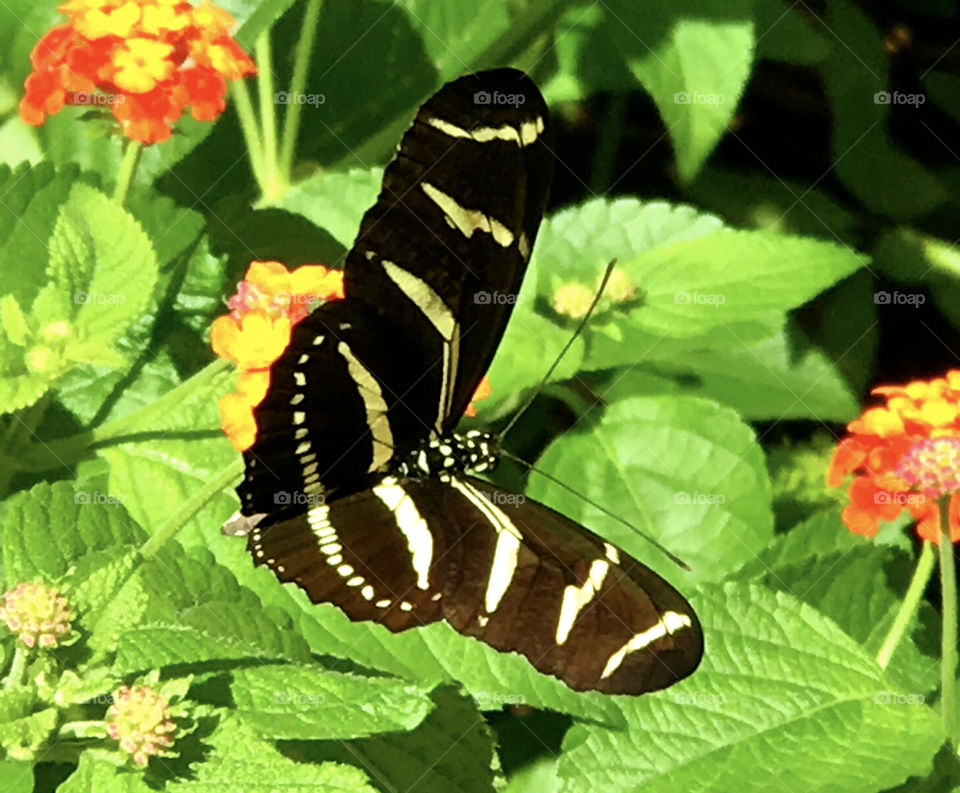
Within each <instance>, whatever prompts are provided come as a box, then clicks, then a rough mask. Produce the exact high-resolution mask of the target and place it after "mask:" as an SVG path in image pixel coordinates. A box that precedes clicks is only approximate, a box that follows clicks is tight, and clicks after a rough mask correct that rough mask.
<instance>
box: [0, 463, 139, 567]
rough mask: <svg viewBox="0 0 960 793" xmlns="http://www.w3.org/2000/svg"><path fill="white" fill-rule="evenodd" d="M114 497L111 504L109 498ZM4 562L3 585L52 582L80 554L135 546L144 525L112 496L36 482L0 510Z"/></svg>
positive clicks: (67, 486) (74, 561) (77, 558)
mask: <svg viewBox="0 0 960 793" xmlns="http://www.w3.org/2000/svg"><path fill="white" fill-rule="evenodd" d="M111 499H113V503H108V502H110V500H111ZM2 533H3V566H4V573H5V578H6V581H7V583H8V584H11V585H13V584H17V583H19V582H21V581H31V580H33V579H36V578H40V579H42V580H44V581H55V580H57V579H59V578H61V577H62V576H64V575H65V574H66V573H67V571H68V570H69V569H70V567H71V566H73V565H75V564H76V563H77V561H78V560H79V559H80V558H81V557H83V556H84V555H85V554H88V553H91V552H94V551H102V550H107V549H110V548H113V547H115V546H118V545H130V544H134V545H139V544H141V543H143V542H144V541H145V540H146V535H145V534H144V533H143V530H142V529H140V527H139V526H138V525H137V524H136V523H135V522H134V521H133V520H131V518H130V516H129V515H128V514H127V512H126V510H125V509H124V508H123V506H122V505H121V504H118V503H116V499H115V497H112V496H109V495H108V494H105V493H98V492H94V493H91V492H88V491H84V490H75V488H74V485H73V484H72V483H69V482H54V483H53V484H47V483H46V482H41V483H40V484H37V485H35V486H34V487H33V488H31V489H30V490H29V491H26V492H21V493H17V494H16V495H14V496H12V497H11V498H10V499H9V500H8V501H7V503H6V508H5V509H4V511H3V515H2Z"/></svg>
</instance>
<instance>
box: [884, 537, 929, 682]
mask: <svg viewBox="0 0 960 793" xmlns="http://www.w3.org/2000/svg"><path fill="white" fill-rule="evenodd" d="M935 561H936V555H935V554H934V551H933V543H932V542H924V543H923V547H922V548H921V549H920V558H919V559H918V560H917V567H916V569H915V570H914V571H913V579H912V580H911V581H910V586H909V587H908V588H907V594H906V595H904V597H903V601H902V602H901V603H900V609H899V610H898V611H897V616H896V617H894V619H893V624H892V625H891V626H890V631H889V632H888V633H887V636H886V638H885V639H884V640H883V645H882V646H881V647H880V652H878V653H877V663H878V664H879V665H880V668H881V669H886V668H887V665H888V664H889V663H890V659H891V658H892V657H893V654H894V652H895V651H896V649H897V646H898V645H899V644H900V640H901V639H902V638H903V635H904V633H906V630H907V628H908V627H909V625H910V623H911V622H913V619H914V617H915V616H916V614H917V609H919V608H920V602H921V599H922V597H923V593H924V591H925V590H926V588H927V584H928V583H929V581H930V575H931V573H933V563H934V562H935Z"/></svg>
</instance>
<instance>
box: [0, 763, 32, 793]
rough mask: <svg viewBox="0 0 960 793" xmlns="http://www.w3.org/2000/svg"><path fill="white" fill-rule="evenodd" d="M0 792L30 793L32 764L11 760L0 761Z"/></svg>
mask: <svg viewBox="0 0 960 793" xmlns="http://www.w3.org/2000/svg"><path fill="white" fill-rule="evenodd" d="M0 790H4V791H5V792H6V793H31V791H32V790H33V763H30V762H28V761H26V760H13V759H12V758H7V759H6V760H0Z"/></svg>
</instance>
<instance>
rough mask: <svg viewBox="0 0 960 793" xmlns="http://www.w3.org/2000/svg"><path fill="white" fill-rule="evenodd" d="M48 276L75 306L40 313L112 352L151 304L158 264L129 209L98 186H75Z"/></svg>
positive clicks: (56, 238) (83, 340)
mask: <svg viewBox="0 0 960 793" xmlns="http://www.w3.org/2000/svg"><path fill="white" fill-rule="evenodd" d="M48 276H49V277H50V278H51V280H52V282H53V284H55V285H56V287H55V288H56V289H57V290H58V291H59V292H60V294H61V295H62V296H69V301H70V302H71V303H73V304H74V308H73V310H72V312H71V314H70V315H69V316H50V317H42V318H40V317H38V318H39V319H41V320H42V321H46V322H50V321H54V320H70V321H71V324H72V325H73V327H74V328H75V329H76V330H75V332H74V333H75V337H74V336H71V338H70V342H71V343H74V340H75V339H76V341H77V342H80V343H81V344H82V343H90V344H93V345H96V346H99V347H101V348H103V349H105V350H108V351H109V350H112V347H113V345H114V344H115V342H116V341H117V340H118V339H119V338H120V336H121V335H122V334H123V332H124V331H125V330H126V329H127V328H128V327H129V326H130V325H131V324H132V323H133V322H135V321H136V320H137V319H139V317H140V315H141V314H142V312H143V311H144V309H145V308H146V307H147V305H148V304H149V303H150V301H151V298H152V297H153V289H154V286H155V284H156V282H157V276H158V267H157V259H156V256H155V254H154V252H153V247H152V246H151V243H150V239H149V238H148V237H147V235H146V234H145V233H144V231H143V229H142V228H141V227H140V225H139V223H137V221H136V220H134V219H133V217H132V216H131V215H130V214H129V213H127V212H126V211H125V210H124V209H123V208H122V207H120V206H119V205H118V204H117V203H116V202H114V201H111V200H110V199H109V198H107V196H105V195H104V194H103V193H101V192H100V191H99V190H96V189H94V188H92V187H88V186H87V185H75V186H74V188H73V190H71V191H70V197H69V198H68V200H67V202H66V203H65V204H64V205H63V206H62V207H61V208H60V214H59V216H58V217H57V224H56V227H55V228H54V231H53V235H52V236H51V238H50V266H49V270H48ZM69 349H70V347H69V346H68V348H67V350H68V354H69Z"/></svg>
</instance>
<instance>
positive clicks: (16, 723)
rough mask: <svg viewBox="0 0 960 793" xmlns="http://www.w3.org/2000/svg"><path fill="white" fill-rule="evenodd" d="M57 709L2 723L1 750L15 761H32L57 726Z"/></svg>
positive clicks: (0, 726) (47, 709)
mask: <svg viewBox="0 0 960 793" xmlns="http://www.w3.org/2000/svg"><path fill="white" fill-rule="evenodd" d="M57 718H58V713H57V709H56V708H46V709H45V710H40V711H37V712H36V713H31V714H29V715H27V716H22V717H20V718H15V719H10V720H8V721H3V722H0V748H2V749H3V750H4V752H5V753H6V755H7V756H8V757H12V758H13V759H14V760H30V759H32V758H33V756H34V755H35V754H36V752H37V750H39V749H40V747H41V746H42V745H43V744H44V743H45V742H46V741H47V739H48V738H49V737H50V735H51V733H52V732H53V730H54V728H55V727H56V726H57Z"/></svg>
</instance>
